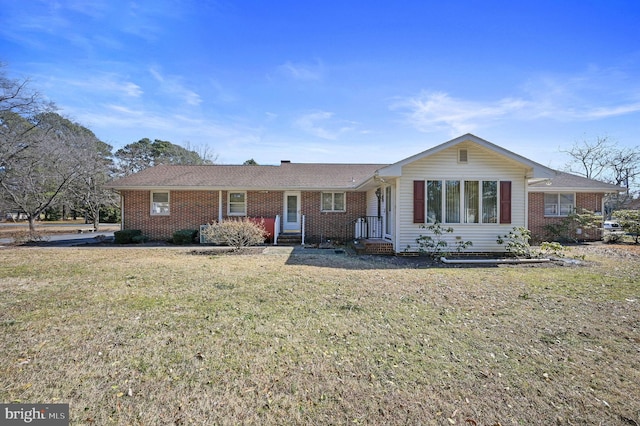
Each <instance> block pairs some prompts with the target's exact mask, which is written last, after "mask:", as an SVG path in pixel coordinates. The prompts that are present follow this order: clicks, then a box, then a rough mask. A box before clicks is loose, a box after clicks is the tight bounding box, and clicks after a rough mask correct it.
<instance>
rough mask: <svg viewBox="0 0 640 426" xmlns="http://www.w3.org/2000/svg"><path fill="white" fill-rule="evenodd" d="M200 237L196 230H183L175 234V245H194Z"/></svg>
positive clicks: (173, 238)
mask: <svg viewBox="0 0 640 426" xmlns="http://www.w3.org/2000/svg"><path fill="white" fill-rule="evenodd" d="M197 236H198V231H197V230H196V229H181V230H179V231H176V232H174V233H173V237H172V241H173V244H179V245H181V244H192V243H193V242H195V240H196V237H197Z"/></svg>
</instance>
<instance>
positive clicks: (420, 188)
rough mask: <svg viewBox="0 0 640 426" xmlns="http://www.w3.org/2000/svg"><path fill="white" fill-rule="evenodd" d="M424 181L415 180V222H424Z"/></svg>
mask: <svg viewBox="0 0 640 426" xmlns="http://www.w3.org/2000/svg"><path fill="white" fill-rule="evenodd" d="M424 198H425V197H424V181H423V180H414V181H413V223H424Z"/></svg>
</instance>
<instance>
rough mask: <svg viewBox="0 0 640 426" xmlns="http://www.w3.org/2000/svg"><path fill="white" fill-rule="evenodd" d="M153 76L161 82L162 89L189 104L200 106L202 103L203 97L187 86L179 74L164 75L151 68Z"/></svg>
mask: <svg viewBox="0 0 640 426" xmlns="http://www.w3.org/2000/svg"><path fill="white" fill-rule="evenodd" d="M149 72H150V73H151V75H152V76H153V78H154V79H155V80H156V81H157V82H158V83H160V87H161V90H162V91H164V92H165V93H168V94H170V95H172V96H175V97H177V98H180V99H182V101H183V102H185V103H186V104H188V105H192V106H198V105H200V104H201V103H202V98H201V97H200V95H198V94H197V93H196V92H194V91H193V90H190V89H188V88H186V87H185V86H184V85H183V84H182V82H181V80H182V79H181V78H180V77H177V76H164V75H162V74H161V73H160V71H158V70H157V69H155V68H151V69H149Z"/></svg>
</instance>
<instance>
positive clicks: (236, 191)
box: [227, 190, 247, 216]
mask: <svg viewBox="0 0 640 426" xmlns="http://www.w3.org/2000/svg"><path fill="white" fill-rule="evenodd" d="M231 194H243V195H244V209H243V211H242V212H232V211H231ZM234 204H238V205H239V204H240V203H234ZM246 215H247V191H238V190H230V191H227V216H246Z"/></svg>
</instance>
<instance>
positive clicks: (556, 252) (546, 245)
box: [540, 241, 566, 257]
mask: <svg viewBox="0 0 640 426" xmlns="http://www.w3.org/2000/svg"><path fill="white" fill-rule="evenodd" d="M565 250H566V247H564V246H563V245H562V244H560V243H556V242H552V243H550V242H548V241H543V242H542V244H540V254H541V255H551V256H555V257H564V251H565Z"/></svg>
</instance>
